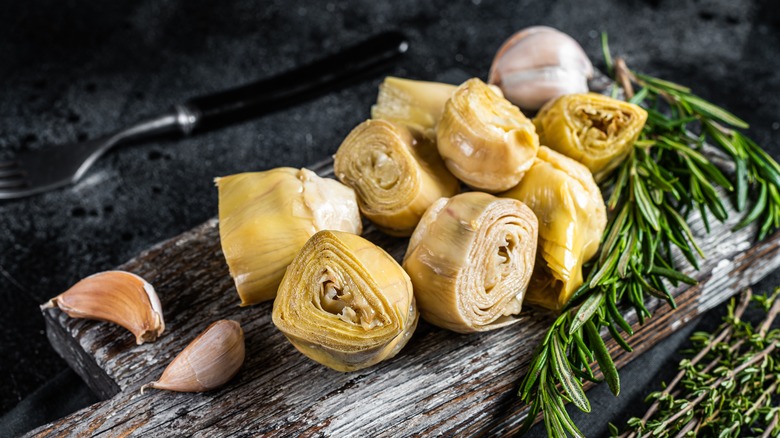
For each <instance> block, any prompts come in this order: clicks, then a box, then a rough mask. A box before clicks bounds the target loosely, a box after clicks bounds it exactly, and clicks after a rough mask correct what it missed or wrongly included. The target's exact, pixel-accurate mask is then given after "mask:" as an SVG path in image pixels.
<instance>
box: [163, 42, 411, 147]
mask: <svg viewBox="0 0 780 438" xmlns="http://www.w3.org/2000/svg"><path fill="white" fill-rule="evenodd" d="M408 47H409V43H408V41H407V39H406V37H405V36H404V35H403V34H401V33H399V32H385V33H382V34H379V35H376V36H374V37H371V38H369V39H368V40H366V41H363V42H362V43H359V44H357V45H355V46H352V47H350V48H347V49H345V50H343V51H341V52H339V53H336V54H333V55H330V56H328V57H326V58H323V59H320V60H317V61H314V62H312V63H311V64H308V65H305V66H303V67H299V68H297V69H294V70H292V71H287V72H283V73H281V74H279V75H277V76H272V77H270V78H266V79H261V80H259V81H257V82H252V83H250V84H246V85H243V86H240V87H237V88H232V89H229V90H225V91H220V92H217V93H214V94H210V95H207V96H201V97H195V98H192V99H189V100H187V101H186V102H185V103H184V104H182V105H178V106H177V107H176V109H177V114H178V117H177V119H178V123H179V126H180V128H181V130H182V131H183V132H184V133H185V134H189V133H190V132H193V131H202V130H209V129H213V128H217V127H220V126H224V125H227V124H232V123H235V122H238V121H242V120H246V119H248V118H251V117H257V116H259V115H262V114H265V113H268V112H271V111H276V110H279V109H282V108H286V107H289V106H291V105H294V104H297V103H300V102H303V101H305V100H309V99H312V98H314V97H317V96H320V95H323V94H325V93H328V92H330V91H333V90H335V89H338V88H341V87H343V86H345V85H348V84H350V83H354V82H355V81H356V80H357V79H360V78H363V77H365V76H366V75H368V74H371V73H376V72H377V70H378V69H380V68H383V67H386V66H387V65H388V63H389V62H390V61H392V60H393V59H395V58H396V57H398V56H399V55H401V54H403V53H404V52H406V50H407V49H408Z"/></svg>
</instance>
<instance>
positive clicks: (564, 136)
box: [534, 93, 647, 182]
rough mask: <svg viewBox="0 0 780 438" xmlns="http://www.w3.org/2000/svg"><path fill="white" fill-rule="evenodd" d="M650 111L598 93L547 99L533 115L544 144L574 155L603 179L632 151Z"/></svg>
mask: <svg viewBox="0 0 780 438" xmlns="http://www.w3.org/2000/svg"><path fill="white" fill-rule="evenodd" d="M646 120H647V111H645V110H644V109H642V108H641V107H639V106H638V105H634V104H633V103H628V102H624V101H622V100H617V99H612V98H611V97H607V96H602V95H601V94H596V93H583V94H569V95H565V96H561V97H559V98H558V99H556V100H553V101H551V102H548V103H547V105H545V106H544V107H543V108H542V109H541V111H539V114H538V115H537V116H536V117H535V118H534V125H536V132H537V133H538V134H539V140H540V142H541V144H543V145H545V146H547V147H549V148H550V149H553V150H555V151H556V152H560V153H562V154H564V155H566V156H568V157H570V158H574V159H575V160H577V161H579V162H580V163H582V164H584V165H585V166H587V167H588V169H590V171H591V172H593V176H594V177H595V178H596V181H597V182H598V181H603V180H604V179H605V178H606V177H607V176H609V174H610V172H612V171H613V170H614V169H615V168H616V167H617V166H618V165H619V164H620V162H621V161H623V159H624V158H626V156H627V155H628V154H629V152H631V147H632V146H633V145H634V142H636V139H637V138H638V137H639V134H640V133H641V132H642V128H643V127H644V126H645V121H646Z"/></svg>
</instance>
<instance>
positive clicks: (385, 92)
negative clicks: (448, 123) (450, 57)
mask: <svg viewBox="0 0 780 438" xmlns="http://www.w3.org/2000/svg"><path fill="white" fill-rule="evenodd" d="M455 88H457V87H456V86H455V85H450V84H442V83H440V82H426V81H413V80H411V79H402V78H396V77H392V76H388V77H387V78H385V80H384V81H383V82H382V84H381V85H379V96H378V97H377V100H376V104H375V105H374V106H372V107H371V118H373V119H383V120H389V121H391V122H395V123H398V124H400V125H403V126H406V127H407V128H409V129H411V130H412V131H413V132H415V134H422V135H423V136H425V137H426V138H428V139H429V140H433V141H435V140H436V125H437V124H438V123H439V119H441V113H442V111H444V104H445V103H446V102H447V99H449V98H450V96H452V93H453V92H454V91H455Z"/></svg>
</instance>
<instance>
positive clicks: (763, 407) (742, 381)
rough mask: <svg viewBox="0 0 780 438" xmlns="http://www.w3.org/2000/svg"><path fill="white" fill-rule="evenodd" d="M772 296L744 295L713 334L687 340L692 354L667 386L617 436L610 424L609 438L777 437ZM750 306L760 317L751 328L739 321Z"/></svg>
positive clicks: (776, 333)
mask: <svg viewBox="0 0 780 438" xmlns="http://www.w3.org/2000/svg"><path fill="white" fill-rule="evenodd" d="M778 295H780V288H778V289H776V290H775V293H774V294H773V295H772V296H769V297H767V296H764V295H756V296H752V294H751V292H750V289H746V290H745V292H743V293H742V295H741V297H740V301H739V304H737V303H736V300H734V299H732V300H731V302H730V303H729V306H728V310H727V315H726V317H725V318H724V322H723V324H722V325H721V326H720V327H719V328H718V329H717V330H716V332H715V333H704V332H697V333H694V334H693V336H692V337H691V342H692V343H693V344H694V347H695V349H696V350H697V351H698V353H697V354H696V355H695V356H694V357H692V358H690V359H683V360H682V361H681V362H680V366H679V368H680V371H679V373H678V374H677V375H676V376H675V378H674V379H673V380H672V381H671V382H670V383H669V385H667V386H666V387H665V388H664V389H663V390H661V391H657V392H653V393H652V394H650V395H649V396H648V397H647V399H646V401H648V402H649V401H651V400H652V401H653V403H652V405H651V406H650V408H649V409H648V410H647V412H646V413H645V415H644V416H643V417H642V418H632V419H630V420H629V421H628V430H627V431H626V432H625V433H623V434H622V435H619V433H618V430H617V428H616V427H615V426H613V425H611V424H610V429H611V434H612V436H620V437H621V438H626V437H628V438H634V437H637V436H652V437H662V438H665V437H672V436H696V435H698V434H699V433H702V434H705V435H708V436H719V437H738V436H740V434H741V433H751V434H761V435H760V436H761V437H770V436H778V435H780V406H778V395H780V361H779V360H778V358H780V356H778V351H779V350H778V349H779V348H780V329H777V328H776V329H771V327H772V323H773V321H774V320H775V317H776V316H777V314H778V312H779V311H780V299H778ZM751 303H757V304H758V305H759V306H760V307H761V308H762V309H763V311H764V312H766V316H765V318H764V320H763V321H762V322H761V323H760V324H759V325H758V326H757V327H756V326H753V325H752V324H751V323H750V322H748V321H744V320H743V319H742V316H743V314H744V313H745V310H746V309H747V308H748V306H749V305H750V304H751ZM757 436H758V435H757Z"/></svg>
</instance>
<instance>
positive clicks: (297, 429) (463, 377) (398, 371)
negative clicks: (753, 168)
mask: <svg viewBox="0 0 780 438" xmlns="http://www.w3.org/2000/svg"><path fill="white" fill-rule="evenodd" d="M317 170H318V171H319V173H321V174H330V173H331V172H332V169H331V168H330V167H329V163H324V164H323V165H321V166H319V168H318V169H317ZM737 220H738V215H737V214H736V213H733V212H732V219H731V222H729V223H726V224H717V225H715V226H714V228H713V230H712V232H711V233H710V234H708V235H705V234H703V233H702V231H701V230H702V228H703V227H702V224H701V221H700V220H699V219H697V218H693V219H692V221H693V224H692V228H693V229H694V230H695V232H696V233H697V234H698V235H699V242H700V243H701V246H702V248H703V249H704V251H705V252H706V253H707V256H708V257H707V259H706V260H705V261H703V262H702V266H701V270H700V271H698V272H689V274H691V275H693V276H695V277H696V278H697V279H699V280H700V283H699V284H698V285H697V286H694V287H691V288H688V289H678V290H676V291H675V292H674V294H675V296H676V300H677V303H678V305H679V308H678V309H677V310H676V311H669V310H668V308H666V307H665V306H666V305H665V304H664V303H662V302H659V301H657V300H653V301H651V303H650V305H649V309H650V310H651V311H654V313H655V316H654V317H653V318H652V319H651V320H650V321H649V322H647V323H646V324H645V325H644V326H641V327H639V326H638V324H637V323H636V315H634V314H631V313H630V314H629V322H631V323H632V324H633V325H634V327H635V328H636V334H635V335H634V336H633V337H632V339H631V340H630V343H631V345H632V346H634V348H635V352H634V353H631V354H627V353H625V352H622V351H621V350H619V347H617V346H616V344H615V343H614V342H610V343H609V344H608V345H609V347H610V349H611V351H612V352H613V354H614V356H613V357H615V359H616V364H617V365H618V366H622V365H625V364H626V363H627V362H628V361H630V360H631V359H634V358H636V357H637V356H638V355H639V354H641V352H642V351H645V350H647V349H648V348H650V347H651V346H652V345H653V344H655V343H656V342H658V341H659V340H661V339H663V338H665V337H667V336H668V335H669V333H671V332H673V331H675V330H676V329H678V328H680V327H682V326H683V325H684V324H686V323H687V322H688V321H690V320H692V319H693V318H695V317H696V316H697V315H699V314H700V313H702V312H704V311H706V310H708V309H710V308H712V307H714V306H715V305H717V304H719V303H721V302H723V301H724V300H726V299H727V298H728V297H729V296H731V295H733V294H734V293H735V292H736V291H737V290H738V289H739V288H741V287H743V286H747V285H749V284H751V283H754V282H756V281H757V280H759V279H760V278H762V277H763V276H764V275H766V274H767V273H769V272H771V271H773V270H774V269H776V268H777V267H778V266H780V233H776V234H774V235H773V236H771V237H770V238H768V239H767V240H765V241H763V242H761V243H759V244H757V245H752V243H753V239H754V235H755V230H754V229H753V228H748V229H744V230H741V231H739V232H735V233H733V232H731V231H730V228H731V226H733V224H734V223H735V222H736V221H737ZM365 235H366V237H368V238H369V239H370V240H373V241H375V242H377V243H380V244H381V245H382V246H383V247H385V248H386V249H388V250H389V252H390V253H391V254H392V255H393V256H394V257H396V258H397V259H400V258H401V257H402V255H403V252H404V250H405V247H406V241H405V240H402V239H393V238H389V237H387V236H384V235H382V234H381V233H379V232H377V231H375V230H374V229H373V228H372V227H368V229H367V232H366V233H365ZM121 269H126V270H129V271H132V272H135V273H137V274H139V275H141V276H143V277H144V278H146V279H147V280H148V281H150V282H151V283H152V284H154V285H155V287H156V288H157V291H158V293H159V295H160V298H161V300H162V304H163V308H164V309H165V317H166V325H167V331H166V333H165V334H164V335H163V336H162V338H161V339H159V340H158V341H157V342H155V343H153V344H145V345H142V346H136V345H135V343H134V341H133V337H132V336H131V335H130V334H129V333H127V332H126V331H125V330H124V329H122V328H120V327H116V326H113V325H110V324H106V323H98V322H92V321H83V320H74V319H70V318H67V317H66V316H65V315H64V314H62V313H61V312H59V311H56V310H55V311H49V312H45V314H44V315H45V318H46V320H47V324H48V327H49V328H48V333H49V337H50V339H51V341H52V343H53V344H54V345H55V348H57V351H59V352H60V354H62V355H63V357H64V358H65V359H66V360H67V361H68V362H69V363H70V364H71V366H72V367H74V369H75V370H76V371H77V372H78V373H79V374H80V375H81V376H82V377H83V378H84V380H85V381H86V382H87V383H88V384H89V385H90V386H91V387H92V389H93V390H95V392H97V393H98V394H100V395H101V396H102V397H105V398H107V400H106V401H103V402H100V403H97V404H95V405H93V406H90V407H88V408H86V409H83V410H81V411H79V412H76V413H74V414H72V415H70V416H68V417H66V418H63V419H61V420H59V421H57V422H54V423H51V424H48V425H46V426H43V427H41V428H38V429H36V430H34V431H32V432H31V435H37V436H63V435H71V436H75V435H99V436H125V435H143V436H149V435H153V436H168V435H182V434H186V435H193V436H214V435H227V436H256V435H264V436H301V435H303V436H388V437H390V436H406V435H417V434H420V435H425V436H428V435H439V434H443V435H448V436H453V435H474V434H490V435H493V434H499V435H503V434H508V433H511V432H513V431H516V430H517V428H518V427H519V425H520V423H521V422H522V420H523V419H524V417H525V410H524V408H523V406H521V405H520V403H519V402H518V401H517V397H516V396H515V393H516V385H517V383H518V381H519V379H520V378H522V376H523V374H524V372H525V370H526V368H527V366H528V364H529V361H530V358H531V355H532V353H533V349H534V347H535V346H536V344H537V343H538V342H539V340H540V338H541V336H542V335H543V334H544V330H545V329H546V327H547V325H548V324H549V322H550V319H549V316H548V315H545V314H544V313H543V312H540V311H536V310H528V311H524V312H523V314H522V318H523V319H524V321H523V322H521V323H520V324H516V325H514V326H511V327H508V328H505V329H501V330H497V331H494V332H489V333H482V334H476V335H458V334H455V333H451V332H447V331H445V330H442V329H439V328H436V327H432V326H430V325H428V324H425V323H424V322H422V321H421V323H420V326H419V327H418V330H417V332H416V333H415V335H414V337H413V338H412V340H411V341H410V342H409V344H408V345H407V346H406V348H405V349H404V350H403V351H402V352H401V353H400V354H399V355H398V356H396V357H395V358H393V359H392V360H389V361H386V362H383V363H381V364H379V365H377V366H374V367H372V368H369V369H366V370H361V371H357V372H353V373H339V372H335V371H332V370H330V369H327V368H325V367H323V366H320V365H318V364H316V363H314V362H312V361H310V360H308V359H307V358H305V357H304V356H303V355H301V354H300V353H298V352H297V351H296V350H295V349H294V348H293V347H292V345H291V344H290V343H289V342H287V340H286V339H285V338H284V336H283V335H282V334H281V333H280V332H279V331H278V330H276V329H275V327H274V326H273V324H272V323H271V318H270V313H271V305H270V303H266V304H262V305H258V306H254V307H250V308H240V307H238V298H237V295H236V292H235V289H234V287H233V284H232V280H231V279H230V277H229V275H228V272H227V267H226V266H225V263H224V261H223V257H222V254H221V251H220V246H219V235H218V229H217V221H216V220H210V221H208V222H206V223H205V224H203V225H201V226H199V227H197V228H195V229H193V230H191V231H189V232H187V233H184V234H182V235H181V236H179V237H176V238H174V239H171V240H169V241H167V242H163V243H161V244H159V245H157V246H155V247H154V248H151V249H149V250H148V251H146V252H144V253H142V254H140V255H139V256H138V257H136V258H134V259H133V260H131V261H130V262H128V263H127V264H125V265H123V266H122V267H121ZM661 309H663V311H660V310H661ZM221 318H228V319H234V320H236V321H239V322H240V323H241V325H242V327H243V328H244V331H245V336H246V346H247V360H246V363H245V364H244V367H243V368H242V370H241V371H240V372H239V374H238V376H237V377H236V378H235V379H234V380H233V381H231V382H230V383H229V384H228V385H227V386H226V387H224V388H222V389H220V390H217V391H212V392H208V393H205V394H178V393H170V392H162V391H154V390H152V391H148V392H146V393H145V394H143V395H141V394H140V393H139V388H140V386H141V385H142V384H143V383H146V382H148V381H150V380H153V379H156V378H157V377H158V376H159V375H160V374H161V372H162V370H163V369H164V367H165V366H166V365H167V364H168V363H169V362H170V360H171V359H172V358H173V357H174V356H175V355H176V354H177V353H178V352H179V351H180V350H181V349H182V348H183V347H184V346H185V345H186V344H187V343H189V341H191V340H192V339H193V338H194V337H195V336H196V335H197V334H198V333H200V332H201V331H202V330H203V329H204V328H205V327H206V326H207V325H208V324H209V323H211V322H212V321H215V320H217V319H221Z"/></svg>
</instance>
